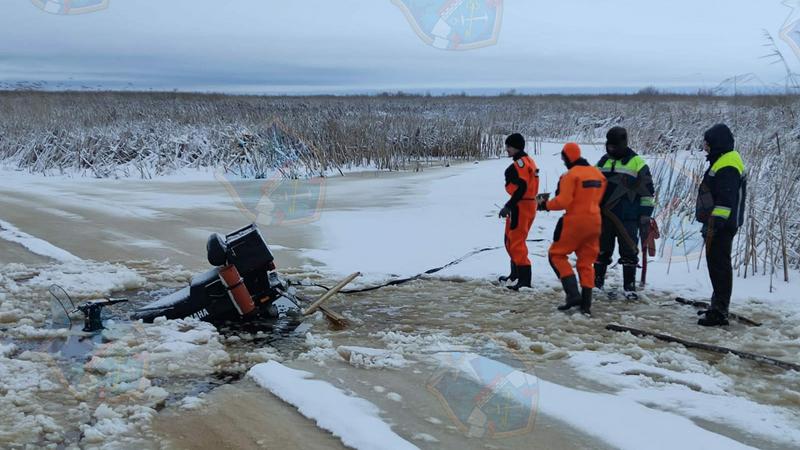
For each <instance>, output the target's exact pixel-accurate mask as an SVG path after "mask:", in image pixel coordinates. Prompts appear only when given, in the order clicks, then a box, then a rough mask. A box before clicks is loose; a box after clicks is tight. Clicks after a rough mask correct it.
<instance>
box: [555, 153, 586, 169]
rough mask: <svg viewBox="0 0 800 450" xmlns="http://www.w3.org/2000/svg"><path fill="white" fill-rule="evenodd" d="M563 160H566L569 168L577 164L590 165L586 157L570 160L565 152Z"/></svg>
mask: <svg viewBox="0 0 800 450" xmlns="http://www.w3.org/2000/svg"><path fill="white" fill-rule="evenodd" d="M561 160H562V161H564V165H565V166H567V169H572V168H573V167H575V166H590V165H591V164H589V161H587V160H586V159H585V158H578V159H576V160H575V161H574V162H569V161H568V160H567V158H566V157H564V154H563V153H562V154H561Z"/></svg>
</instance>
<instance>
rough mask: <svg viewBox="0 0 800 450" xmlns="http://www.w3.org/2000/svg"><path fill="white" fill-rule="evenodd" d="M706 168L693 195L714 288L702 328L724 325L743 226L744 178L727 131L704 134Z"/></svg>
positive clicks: (717, 127) (718, 127)
mask: <svg viewBox="0 0 800 450" xmlns="http://www.w3.org/2000/svg"><path fill="white" fill-rule="evenodd" d="M704 138H705V151H706V153H707V156H706V159H707V160H708V162H709V168H708V170H706V173H705V175H704V176H703V182H702V183H701V184H700V192H699V194H698V196H697V220H698V221H699V222H701V223H702V224H703V229H702V233H703V237H704V238H705V242H706V262H707V263H708V275H709V277H710V278H711V284H712V286H713V287H714V293H713V295H712V296H711V308H710V309H709V310H708V311H702V312H701V313H700V314H701V315H704V316H705V317H703V318H701V319H700V320H699V321H698V323H699V324H700V325H703V326H720V325H728V307H729V306H730V303H731V294H732V292H733V267H732V265H731V250H732V247H733V238H734V236H736V233H737V231H738V230H739V227H741V226H742V225H743V224H744V205H745V200H746V197H747V177H746V175H745V166H744V162H742V157H741V156H740V155H739V153H738V152H736V151H735V150H734V144H735V141H734V138H733V133H731V130H730V129H729V128H728V127H727V126H726V125H723V124H718V125H714V126H713V127H711V128H710V129H709V130H708V131H706V133H705V136H704Z"/></svg>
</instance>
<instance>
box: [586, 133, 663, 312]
mask: <svg viewBox="0 0 800 450" xmlns="http://www.w3.org/2000/svg"><path fill="white" fill-rule="evenodd" d="M597 167H598V168H599V169H600V171H601V172H603V175H605V177H606V180H607V181H608V188H607V189H606V192H605V195H604V196H603V201H602V202H601V203H600V208H601V210H602V213H603V224H602V232H601V234H600V255H599V256H598V258H597V263H596V264H595V267H594V268H595V286H596V287H597V288H598V289H601V290H602V289H603V287H604V286H605V279H606V272H607V270H608V266H609V265H610V264H611V259H612V257H613V256H614V247H615V244H616V243H619V255H620V258H619V263H620V265H621V266H622V278H623V283H622V285H623V286H622V287H623V290H624V291H625V298H626V299H628V300H638V298H639V297H638V294H637V293H636V267H637V265H638V264H639V247H638V245H637V242H638V241H637V238H638V236H639V233H640V230H641V233H647V232H648V230H649V229H650V218H651V217H652V215H653V210H654V209H655V188H654V186H653V177H652V175H651V174H650V168H649V167H648V166H647V163H646V162H645V160H644V158H642V157H641V156H639V155H638V154H636V152H634V151H633V150H631V148H630V147H628V131H627V130H625V128H622V127H614V128H612V129H610V130H609V131H608V134H607V135H606V155H605V156H603V158H601V159H600V162H598V163H597ZM644 237H646V236H644ZM609 297H613V295H611V294H610V293H609Z"/></svg>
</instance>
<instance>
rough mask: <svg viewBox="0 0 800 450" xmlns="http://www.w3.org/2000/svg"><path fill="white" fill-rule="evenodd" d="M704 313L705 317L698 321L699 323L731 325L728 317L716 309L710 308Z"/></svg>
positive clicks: (716, 325) (709, 325)
mask: <svg viewBox="0 0 800 450" xmlns="http://www.w3.org/2000/svg"><path fill="white" fill-rule="evenodd" d="M704 315H705V317H703V318H701V319H700V320H698V321H697V324H698V325H701V326H704V327H721V326H726V325H730V323H729V322H728V319H727V318H726V317H725V316H724V315H723V314H722V313H721V312H719V311H717V310H716V309H710V310H708V311H705V314H704Z"/></svg>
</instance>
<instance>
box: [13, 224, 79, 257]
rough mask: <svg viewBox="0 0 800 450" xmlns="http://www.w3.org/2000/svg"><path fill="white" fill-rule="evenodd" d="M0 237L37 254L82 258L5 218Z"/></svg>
mask: <svg viewBox="0 0 800 450" xmlns="http://www.w3.org/2000/svg"><path fill="white" fill-rule="evenodd" d="M0 239H5V240H7V241H10V242H16V243H17V244H20V245H22V246H23V247H25V248H27V249H28V250H30V251H31V252H33V253H36V254H37V255H41V256H46V257H48V258H52V259H54V260H56V261H61V262H76V261H80V260H81V259H80V258H78V257H77V256H75V255H73V254H72V253H70V252H68V251H66V250H64V249H61V248H58V247H56V246H55V245H53V244H51V243H49V242H47V241H44V240H42V239H39V238H36V237H34V236H31V235H30V234H28V233H24V232H22V231H20V230H18V229H17V227H15V226H14V225H12V224H10V223H8V222H6V221H4V220H0Z"/></svg>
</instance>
